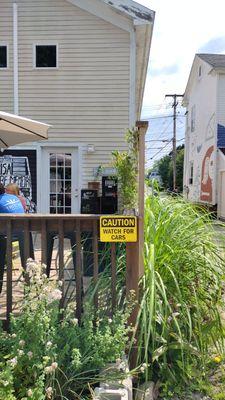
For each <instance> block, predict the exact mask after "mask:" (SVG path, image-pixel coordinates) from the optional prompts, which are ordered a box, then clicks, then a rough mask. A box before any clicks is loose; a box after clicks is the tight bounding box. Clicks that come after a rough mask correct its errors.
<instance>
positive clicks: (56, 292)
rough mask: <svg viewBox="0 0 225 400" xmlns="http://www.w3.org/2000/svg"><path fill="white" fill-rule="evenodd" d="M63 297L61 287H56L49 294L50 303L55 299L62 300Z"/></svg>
mask: <svg viewBox="0 0 225 400" xmlns="http://www.w3.org/2000/svg"><path fill="white" fill-rule="evenodd" d="M61 298H62V292H61V290H59V289H54V290H53V291H52V292H50V293H49V294H48V303H49V304H51V303H52V302H53V301H56V300H60V299H61Z"/></svg>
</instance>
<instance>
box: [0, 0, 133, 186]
mask: <svg viewBox="0 0 225 400" xmlns="http://www.w3.org/2000/svg"><path fill="white" fill-rule="evenodd" d="M0 2H1V8H2V1H1V0H0ZM3 3H4V6H5V7H4V13H6V12H7V13H8V14H9V15H10V12H9V9H10V6H9V4H10V3H11V7H12V0H10V1H7V2H6V1H4V2H3ZM17 3H18V27H19V32H18V33H19V35H18V43H19V113H20V114H21V115H24V116H27V117H30V118H35V119H38V120H40V121H43V122H47V123H49V124H51V125H53V128H52V129H51V130H50V132H49V138H50V140H51V142H52V143H51V144H53V141H60V142H62V141H63V142H65V143H66V142H68V141H73V142H77V143H83V144H84V146H83V148H84V150H85V143H86V144H87V143H93V144H95V148H96V152H95V153H94V154H92V155H87V154H86V153H85V151H84V153H83V166H84V168H83V176H82V178H83V179H82V181H83V182H82V186H85V185H86V183H87V181H88V180H90V179H93V167H96V166H99V165H100V164H104V165H105V164H108V163H109V162H110V160H111V151H112V150H114V149H115V148H116V149H124V148H125V146H126V144H125V141H124V131H125V129H126V128H127V127H128V125H129V94H130V81H129V79H130V75H129V74H130V72H129V71H130V35H129V33H128V32H125V31H123V30H122V29H120V28H117V27H115V26H113V25H111V24H110V23H108V22H105V21H104V20H102V19H100V18H98V17H96V16H94V15H91V14H89V13H88V12H85V11H83V10H81V9H79V8H78V7H76V6H74V5H72V4H70V3H69V2H67V1H66V0H19V1H17ZM6 5H7V7H6ZM5 9H6V11H5ZM1 17H2V16H1ZM10 18H11V17H10ZM11 20H12V18H11ZM11 20H10V21H9V26H10V25H11V23H12V21H11ZM4 29H9V28H7V27H6V26H5V28H4ZM9 34H10V35H11V33H9ZM48 42H50V43H57V44H58V52H59V58H58V63H59V67H58V69H55V70H52V69H46V70H40V69H34V68H33V44H34V43H48ZM8 91H9V89H8V87H7V88H6V86H5V88H4V90H3V91H0V102H1V103H0V104H2V101H3V98H4V97H5V96H6V97H7V96H8ZM10 102H11V99H10ZM10 102H9V100H6V103H7V104H9V103H10ZM10 104H11V103H10Z"/></svg>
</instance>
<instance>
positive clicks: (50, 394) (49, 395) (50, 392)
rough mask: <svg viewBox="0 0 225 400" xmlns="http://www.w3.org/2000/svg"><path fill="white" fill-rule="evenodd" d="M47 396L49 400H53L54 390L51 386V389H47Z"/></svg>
mask: <svg viewBox="0 0 225 400" xmlns="http://www.w3.org/2000/svg"><path fill="white" fill-rule="evenodd" d="M46 395H47V398H48V399H51V398H52V395H53V389H52V387H51V386H49V387H48V388H47V389H46Z"/></svg>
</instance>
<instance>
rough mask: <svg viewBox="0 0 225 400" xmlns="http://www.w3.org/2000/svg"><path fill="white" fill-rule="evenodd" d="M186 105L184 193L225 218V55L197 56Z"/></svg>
mask: <svg viewBox="0 0 225 400" xmlns="http://www.w3.org/2000/svg"><path fill="white" fill-rule="evenodd" d="M184 105H185V106H186V108H187V119H186V135H185V136H186V140H185V160H184V192H185V193H186V196H187V197H188V199H190V200H191V201H193V202H196V203H205V204H208V205H211V206H215V207H217V212H218V216H219V217H225V55H223V54H196V56H195V58H194V62H193V65H192V68H191V72H190V76H189V79H188V83H187V87H186V90H185V95H184Z"/></svg>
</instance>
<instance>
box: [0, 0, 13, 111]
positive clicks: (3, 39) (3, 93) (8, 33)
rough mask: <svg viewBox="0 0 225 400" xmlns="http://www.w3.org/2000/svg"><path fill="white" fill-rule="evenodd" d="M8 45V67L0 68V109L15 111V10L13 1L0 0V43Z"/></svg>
mask: <svg viewBox="0 0 225 400" xmlns="http://www.w3.org/2000/svg"><path fill="white" fill-rule="evenodd" d="M1 44H7V45H8V54H9V57H8V68H7V69H2V68H0V110H2V111H6V112H13V11H12V3H11V1H8V0H0V45H1Z"/></svg>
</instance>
